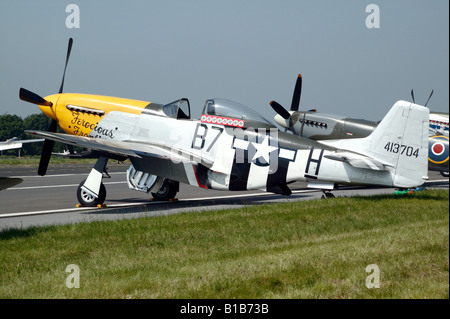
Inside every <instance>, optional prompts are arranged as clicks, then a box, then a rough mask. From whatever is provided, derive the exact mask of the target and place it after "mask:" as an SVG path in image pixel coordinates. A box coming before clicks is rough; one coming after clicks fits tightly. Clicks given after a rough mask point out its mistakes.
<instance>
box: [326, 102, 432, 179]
mask: <svg viewBox="0 0 450 319" xmlns="http://www.w3.org/2000/svg"><path fill="white" fill-rule="evenodd" d="M429 112H430V111H429V109H428V108H426V107H424V106H421V105H417V104H414V103H410V102H406V101H398V102H396V103H395V104H394V106H392V108H391V110H390V111H389V112H388V113H387V114H386V116H385V117H384V118H383V120H382V121H381V122H380V124H379V125H378V126H377V127H376V129H375V130H374V131H373V132H372V134H370V135H369V136H367V137H365V138H357V139H347V140H340V141H339V143H337V144H334V143H333V144H334V145H333V146H337V147H339V148H341V149H345V150H347V151H351V152H354V153H359V154H361V155H365V156H367V157H370V158H371V159H373V160H374V161H376V162H377V163H381V164H383V165H382V166H384V167H385V170H387V171H390V172H391V176H392V186H394V187H402V188H403V187H404V188H410V187H415V186H419V185H422V184H423V183H424V182H425V180H427V179H428V176H427V172H428V121H429Z"/></svg>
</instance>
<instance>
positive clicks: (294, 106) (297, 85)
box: [291, 74, 302, 111]
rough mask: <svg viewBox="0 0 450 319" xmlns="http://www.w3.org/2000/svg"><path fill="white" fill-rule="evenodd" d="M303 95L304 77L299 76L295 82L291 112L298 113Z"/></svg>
mask: <svg viewBox="0 0 450 319" xmlns="http://www.w3.org/2000/svg"><path fill="white" fill-rule="evenodd" d="M301 94H302V75H301V74H299V75H298V77H297V82H295V88H294V94H293V95H292V104H291V111H298V108H299V106H300V96H301Z"/></svg>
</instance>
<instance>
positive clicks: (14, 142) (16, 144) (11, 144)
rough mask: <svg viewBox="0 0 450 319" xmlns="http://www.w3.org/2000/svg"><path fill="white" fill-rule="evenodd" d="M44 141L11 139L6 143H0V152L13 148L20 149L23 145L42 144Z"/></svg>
mask: <svg viewBox="0 0 450 319" xmlns="http://www.w3.org/2000/svg"><path fill="white" fill-rule="evenodd" d="M43 141H44V139H39V140H35V139H33V140H19V139H15V138H14V139H11V140H8V141H6V142H0V151H5V150H11V149H15V148H21V147H22V146H23V145H22V144H24V143H38V142H43Z"/></svg>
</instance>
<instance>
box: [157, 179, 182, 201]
mask: <svg viewBox="0 0 450 319" xmlns="http://www.w3.org/2000/svg"><path fill="white" fill-rule="evenodd" d="M179 187H180V183H179V182H177V181H173V180H171V179H166V180H165V181H164V183H163V184H162V186H161V188H160V189H159V191H157V192H156V193H152V196H153V199H154V200H157V201H168V200H171V199H174V198H175V195H176V194H177V193H178V190H179Z"/></svg>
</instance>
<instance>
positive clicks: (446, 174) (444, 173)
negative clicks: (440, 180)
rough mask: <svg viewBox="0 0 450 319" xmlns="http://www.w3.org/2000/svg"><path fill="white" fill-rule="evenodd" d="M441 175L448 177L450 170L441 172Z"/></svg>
mask: <svg viewBox="0 0 450 319" xmlns="http://www.w3.org/2000/svg"><path fill="white" fill-rule="evenodd" d="M441 175H442V176H444V177H448V175H449V172H441Z"/></svg>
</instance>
